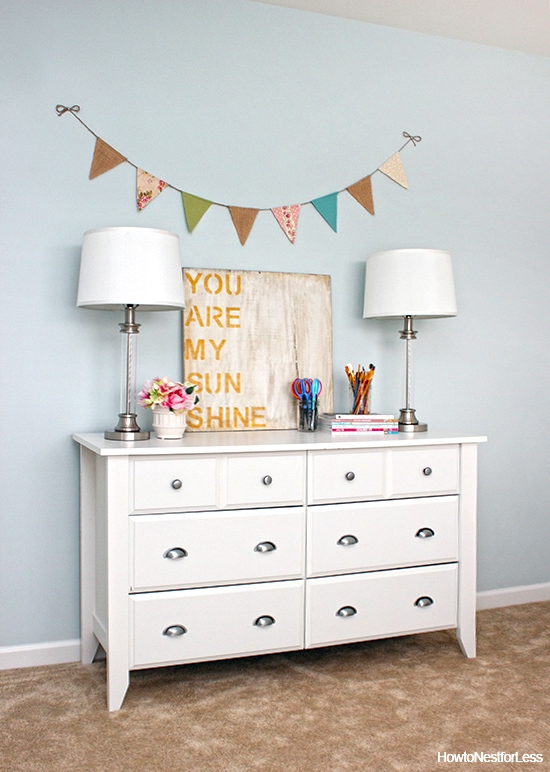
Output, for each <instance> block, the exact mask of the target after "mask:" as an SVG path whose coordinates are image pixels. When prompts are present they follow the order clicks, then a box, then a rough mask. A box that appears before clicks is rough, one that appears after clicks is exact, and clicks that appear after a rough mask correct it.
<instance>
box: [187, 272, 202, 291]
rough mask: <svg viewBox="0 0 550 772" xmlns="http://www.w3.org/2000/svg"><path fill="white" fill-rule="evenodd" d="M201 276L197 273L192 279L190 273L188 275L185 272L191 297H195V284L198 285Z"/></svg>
mask: <svg viewBox="0 0 550 772" xmlns="http://www.w3.org/2000/svg"><path fill="white" fill-rule="evenodd" d="M201 276H202V273H198V274H197V275H196V276H195V278H194V279H193V277H192V276H191V274H190V273H188V272H187V271H186V272H185V278H186V279H187V281H188V282H189V283H190V285H191V294H192V295H196V294H197V284H198V283H199V281H200V278H201Z"/></svg>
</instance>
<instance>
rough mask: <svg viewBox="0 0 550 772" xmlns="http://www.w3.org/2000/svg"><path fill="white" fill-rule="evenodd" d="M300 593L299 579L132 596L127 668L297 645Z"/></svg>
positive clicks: (300, 622)
mask: <svg viewBox="0 0 550 772" xmlns="http://www.w3.org/2000/svg"><path fill="white" fill-rule="evenodd" d="M303 596H304V583H303V580H296V581H289V582H273V583H266V584H253V585H239V586H237V587H216V588H211V589H194V590H176V591H172V592H157V593H148V594H143V595H131V596H130V619H131V629H132V633H131V646H130V658H131V667H132V668H140V667H149V666H154V665H170V664H178V663H185V662H198V661H201V660H207V659H223V658H227V657H237V656H247V655H250V654H266V653H270V652H276V651H283V650H290V649H300V648H302V647H303V606H304V597H303Z"/></svg>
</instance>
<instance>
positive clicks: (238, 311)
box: [183, 268, 333, 431]
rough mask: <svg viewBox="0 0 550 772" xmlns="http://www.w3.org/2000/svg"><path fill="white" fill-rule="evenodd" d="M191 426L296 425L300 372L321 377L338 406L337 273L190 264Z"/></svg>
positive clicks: (187, 365)
mask: <svg viewBox="0 0 550 772" xmlns="http://www.w3.org/2000/svg"><path fill="white" fill-rule="evenodd" d="M183 277H184V287H185V309H184V311H183V361H184V378H185V380H188V381H190V382H191V383H194V384H195V385H196V387H197V388H196V393H197V394H198V396H199V398H200V402H199V404H198V405H197V406H196V407H195V408H193V409H192V410H190V411H189V413H188V416H187V429H188V431H239V430H250V429H296V427H297V400H296V399H295V398H294V397H293V396H292V393H291V388H290V387H291V384H292V381H293V380H294V379H295V378H319V380H320V381H321V383H322V384H323V390H322V393H321V397H320V400H319V409H320V412H329V413H331V412H332V411H333V389H332V311H331V288H330V276H321V275H311V274H295V273H273V272H264V271H232V270H228V271H224V270H212V269H211V268H205V269H201V268H184V270H183Z"/></svg>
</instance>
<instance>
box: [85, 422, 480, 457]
mask: <svg viewBox="0 0 550 772" xmlns="http://www.w3.org/2000/svg"><path fill="white" fill-rule="evenodd" d="M73 440H75V441H76V442H78V443H79V444H80V445H82V446H83V447H85V448H88V449H89V450H91V451H93V452H94V453H97V454H98V455H99V456H163V455H174V454H176V455H187V454H191V453H192V454H194V455H195V454H198V453H246V452H247V451H254V452H260V451H264V452H269V451H272V452H273V451H296V450H337V449H338V450H341V449H350V448H356V449H359V448H376V447H382V448H388V447H389V448H399V447H412V446H415V447H416V446H422V445H455V444H462V443H479V442H486V441H487V437H483V436H474V435H471V436H469V435H460V434H450V433H445V432H439V431H429V432H418V433H410V434H407V433H402V432H400V433H399V434H394V435H391V436H390V435H382V436H378V435H376V436H374V437H373V436H369V435H365V434H355V435H353V436H349V435H347V436H345V437H342V436H341V434H331V433H330V432H325V431H316V432H299V431H297V430H295V429H289V430H281V429H273V430H269V431H262V430H260V431H242V432H186V433H185V434H184V435H183V438H182V439H181V440H157V439H156V438H155V437H154V436H152V437H151V439H149V440H139V441H136V442H122V441H118V440H107V439H105V437H104V436H103V434H99V433H97V434H73Z"/></svg>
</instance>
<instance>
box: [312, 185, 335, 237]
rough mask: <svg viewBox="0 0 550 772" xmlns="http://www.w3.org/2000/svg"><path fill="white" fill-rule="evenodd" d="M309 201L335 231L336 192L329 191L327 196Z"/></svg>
mask: <svg viewBox="0 0 550 772" xmlns="http://www.w3.org/2000/svg"><path fill="white" fill-rule="evenodd" d="M311 203H312V204H313V206H314V207H315V209H317V211H318V212H319V214H320V215H321V217H323V218H324V219H325V220H326V221H327V222H328V224H329V225H330V227H331V228H332V230H333V231H334V232H335V233H336V217H337V211H338V193H331V194H330V195H328V196H323V197H322V198H316V199H315V201H312V202H311Z"/></svg>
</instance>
